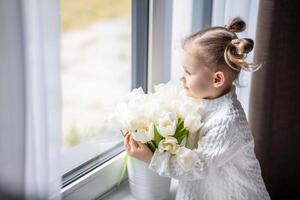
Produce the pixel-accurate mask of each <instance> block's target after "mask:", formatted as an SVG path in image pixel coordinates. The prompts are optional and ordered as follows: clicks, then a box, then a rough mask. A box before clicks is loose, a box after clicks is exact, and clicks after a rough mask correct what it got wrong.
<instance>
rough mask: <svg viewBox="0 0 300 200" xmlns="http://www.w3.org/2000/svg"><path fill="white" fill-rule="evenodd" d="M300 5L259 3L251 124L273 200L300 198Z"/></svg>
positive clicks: (278, 0)
mask: <svg viewBox="0 0 300 200" xmlns="http://www.w3.org/2000/svg"><path fill="white" fill-rule="evenodd" d="M299 9H300V1H297V0H260V5H259V14H258V19H257V32H256V44H255V57H254V61H255V62H257V63H262V64H263V67H262V68H261V69H260V70H259V71H257V72H255V73H254V74H253V77H252V83H251V85H252V86H251V96H250V108H249V122H250V126H251V129H252V132H253V135H254V139H255V153H256V155H257V158H258V159H259V161H260V164H261V168H262V175H263V178H264V181H265V183H266V186H267V189H268V191H269V193H270V195H271V197H272V199H300V63H299V62H300V11H299Z"/></svg>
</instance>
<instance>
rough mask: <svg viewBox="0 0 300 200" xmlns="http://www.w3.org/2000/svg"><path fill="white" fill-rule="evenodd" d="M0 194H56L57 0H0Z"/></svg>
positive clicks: (27, 196) (15, 196)
mask: <svg viewBox="0 0 300 200" xmlns="http://www.w3.org/2000/svg"><path fill="white" fill-rule="evenodd" d="M0 27H1V28H0V166H1V167H0V199H60V186H61V175H60V147H61V139H60V138H61V114H60V113H61V102H60V101H61V96H60V66H59V65H60V62H59V49H60V44H59V37H60V33H59V2H58V1H53V0H45V1H38V0H23V1H17V0H15V1H11V0H2V1H0Z"/></svg>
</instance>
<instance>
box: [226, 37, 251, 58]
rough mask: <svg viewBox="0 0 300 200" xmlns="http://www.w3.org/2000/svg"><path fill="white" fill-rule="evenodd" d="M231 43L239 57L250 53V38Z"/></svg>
mask: <svg viewBox="0 0 300 200" xmlns="http://www.w3.org/2000/svg"><path fill="white" fill-rule="evenodd" d="M231 43H232V44H233V45H234V46H235V47H236V52H237V53H238V54H239V55H242V54H245V53H249V52H250V51H252V49H253V46H254V42H253V40H252V39H250V38H241V39H233V40H232V41H231Z"/></svg>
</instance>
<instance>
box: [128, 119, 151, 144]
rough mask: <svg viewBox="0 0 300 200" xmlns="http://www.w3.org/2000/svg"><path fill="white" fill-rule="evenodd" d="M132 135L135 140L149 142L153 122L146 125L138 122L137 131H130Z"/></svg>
mask: <svg viewBox="0 0 300 200" xmlns="http://www.w3.org/2000/svg"><path fill="white" fill-rule="evenodd" d="M131 134H132V137H133V139H134V140H136V141H140V142H142V143H146V142H149V141H151V140H153V139H154V124H153V123H150V124H149V125H148V126H147V124H146V123H140V124H138V129H137V131H132V132H131Z"/></svg>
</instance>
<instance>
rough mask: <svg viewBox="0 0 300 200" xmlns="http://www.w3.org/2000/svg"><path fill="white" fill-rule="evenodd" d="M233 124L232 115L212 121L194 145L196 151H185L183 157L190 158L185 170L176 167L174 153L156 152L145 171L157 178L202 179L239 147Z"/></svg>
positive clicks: (233, 154)
mask: <svg viewBox="0 0 300 200" xmlns="http://www.w3.org/2000/svg"><path fill="white" fill-rule="evenodd" d="M236 123H238V121H237V120H236V119H235V117H232V116H231V117H228V118H226V117H225V118H224V117H223V118H221V119H218V120H215V121H214V123H213V124H212V125H211V126H210V127H208V131H207V133H206V135H205V136H204V137H202V139H201V140H200V141H199V142H198V148H197V149H194V150H189V149H185V150H186V151H187V153H186V155H189V157H190V158H191V155H193V156H192V157H193V159H192V160H193V162H192V165H190V167H189V168H188V169H187V168H183V167H182V165H179V163H178V161H177V156H178V154H177V155H171V154H170V153H169V152H163V153H160V152H159V151H158V150H156V151H155V152H154V154H153V157H152V160H151V162H150V164H149V168H150V169H152V170H154V171H155V172H157V173H158V174H159V175H161V176H165V177H170V178H174V179H179V180H197V179H204V178H205V177H206V176H207V175H208V174H209V173H212V172H213V170H214V169H216V168H218V167H220V166H222V165H224V163H226V162H227V161H228V160H230V159H231V158H232V157H234V156H235V155H236V154H237V153H238V152H239V149H240V148H241V146H243V142H242V140H241V139H240V138H241V137H239V136H238V135H237V133H236V127H235V124H236ZM188 151H189V152H188Z"/></svg>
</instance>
